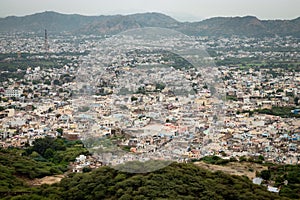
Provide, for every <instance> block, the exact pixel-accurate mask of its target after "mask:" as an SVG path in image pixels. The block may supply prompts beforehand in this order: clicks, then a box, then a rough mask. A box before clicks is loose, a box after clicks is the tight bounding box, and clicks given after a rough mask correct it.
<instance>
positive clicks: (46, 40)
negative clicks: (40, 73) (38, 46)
mask: <svg viewBox="0 0 300 200" xmlns="http://www.w3.org/2000/svg"><path fill="white" fill-rule="evenodd" d="M44 49H45V52H46V53H48V51H49V44H48V35H47V29H45V41H44Z"/></svg>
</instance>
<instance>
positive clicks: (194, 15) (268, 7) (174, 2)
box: [0, 0, 300, 21]
mask: <svg viewBox="0 0 300 200" xmlns="http://www.w3.org/2000/svg"><path fill="white" fill-rule="evenodd" d="M46 10H47V11H57V12H61V13H77V14H83V15H111V14H130V13H137V12H161V13H165V14H167V15H170V16H172V17H174V18H176V19H178V20H180V21H195V20H200V19H204V18H210V17H215V16H245V15H255V16H257V17H258V18H260V19H294V18H296V17H299V16H300V0H0V17H6V16H10V15H16V16H23V15H28V14H33V13H36V12H43V11H46Z"/></svg>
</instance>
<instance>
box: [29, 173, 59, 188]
mask: <svg viewBox="0 0 300 200" xmlns="http://www.w3.org/2000/svg"><path fill="white" fill-rule="evenodd" d="M64 177H65V175H63V174H59V175H53V176H45V177H43V178H36V179H34V180H27V183H28V184H29V185H32V186H37V185H42V184H48V185H52V184H54V183H58V182H60V181H61V179H63V178H64Z"/></svg>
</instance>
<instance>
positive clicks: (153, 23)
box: [0, 11, 300, 38]
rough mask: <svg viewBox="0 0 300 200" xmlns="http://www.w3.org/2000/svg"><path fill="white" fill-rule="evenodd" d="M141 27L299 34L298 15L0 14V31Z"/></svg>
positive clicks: (216, 32) (189, 31) (108, 31)
mask: <svg viewBox="0 0 300 200" xmlns="http://www.w3.org/2000/svg"><path fill="white" fill-rule="evenodd" d="M143 27H161V28H169V29H173V30H177V31H180V32H182V33H184V34H187V35H195V36H232V35H237V36H247V37H265V36H275V35H279V36H294V37H299V38H300V17H298V18H296V19H293V20H260V19H258V18H256V17H254V16H245V17H215V18H210V19H206V20H203V21H199V22H179V21H177V20H175V19H173V18H172V17H170V16H167V15H164V14H161V13H141V14H132V15H110V16H104V15H101V16H83V15H78V14H61V13H57V12H52V11H46V12H43V13H36V14H32V15H27V16H23V17H16V16H9V17H5V18H0V32H43V31H44V29H47V30H48V32H49V33H62V32H70V33H72V34H117V33H119V32H122V31H125V30H128V29H133V28H143Z"/></svg>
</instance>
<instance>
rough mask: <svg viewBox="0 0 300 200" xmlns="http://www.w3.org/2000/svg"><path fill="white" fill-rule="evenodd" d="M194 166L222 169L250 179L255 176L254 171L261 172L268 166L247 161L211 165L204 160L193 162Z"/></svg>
mask: <svg viewBox="0 0 300 200" xmlns="http://www.w3.org/2000/svg"><path fill="white" fill-rule="evenodd" d="M194 164H195V165H196V166H199V167H202V168H204V169H208V170H210V171H222V172H224V173H228V174H231V175H238V176H242V175H244V176H247V177H248V178H249V179H250V180H252V179H253V178H255V173H256V171H258V172H261V171H262V170H267V169H268V167H266V166H263V165H260V164H257V163H248V162H242V163H239V162H230V163H227V164H226V165H212V164H207V163H205V162H202V161H201V162H195V163H194Z"/></svg>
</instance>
